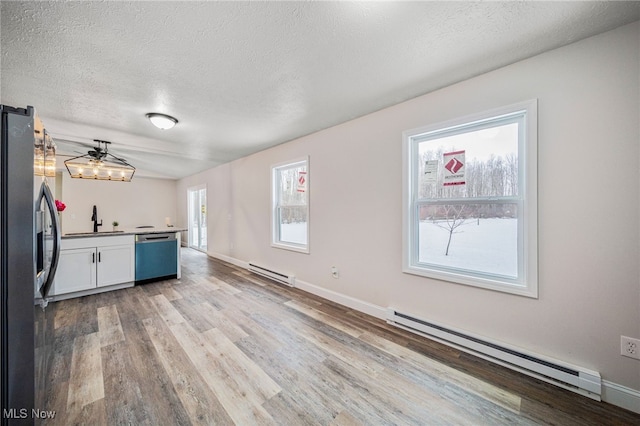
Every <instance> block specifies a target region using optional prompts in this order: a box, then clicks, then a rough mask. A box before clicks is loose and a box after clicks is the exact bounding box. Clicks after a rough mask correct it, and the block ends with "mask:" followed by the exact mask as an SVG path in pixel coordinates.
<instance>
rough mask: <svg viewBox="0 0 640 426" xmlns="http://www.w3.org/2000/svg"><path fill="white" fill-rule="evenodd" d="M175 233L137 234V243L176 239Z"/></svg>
mask: <svg viewBox="0 0 640 426" xmlns="http://www.w3.org/2000/svg"><path fill="white" fill-rule="evenodd" d="M175 239H176V234H175V233H166V234H137V235H136V243H144V242H150V243H152V242H160V241H170V240H175Z"/></svg>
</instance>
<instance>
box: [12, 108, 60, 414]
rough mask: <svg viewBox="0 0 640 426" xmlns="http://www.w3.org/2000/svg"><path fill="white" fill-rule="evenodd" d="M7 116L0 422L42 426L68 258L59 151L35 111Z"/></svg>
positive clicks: (14, 110)
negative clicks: (58, 294)
mask: <svg viewBox="0 0 640 426" xmlns="http://www.w3.org/2000/svg"><path fill="white" fill-rule="evenodd" d="M0 112H1V127H0V134H1V145H0V166H1V167H0V224H1V226H0V280H1V281H0V318H1V327H0V331H1V341H0V343H1V347H2V356H1V359H0V361H1V365H0V385H1V387H0V391H1V395H0V400H1V402H2V411H1V412H0V415H1V417H2V422H1V423H2V424H3V425H5V424H10V425H13V424H34V422H36V421H37V418H38V413H39V411H40V410H45V409H46V407H45V406H44V404H45V396H46V393H47V389H46V384H47V380H46V377H47V372H48V369H49V366H50V363H49V361H50V359H51V354H52V350H51V346H52V340H51V339H52V329H53V318H52V316H53V309H51V307H47V294H48V291H49V289H50V287H51V284H52V282H53V277H54V275H55V270H56V266H57V262H58V256H59V251H60V231H59V229H60V225H59V220H58V214H57V210H56V206H55V200H54V197H53V195H52V191H51V187H53V188H55V160H54V158H55V144H54V143H53V141H52V140H51V138H50V136H49V135H48V134H47V132H46V130H45V129H44V127H43V126H42V123H41V121H40V120H39V119H38V117H37V115H36V113H35V110H34V108H33V107H27V108H13V107H10V106H6V105H0ZM52 155H53V158H52Z"/></svg>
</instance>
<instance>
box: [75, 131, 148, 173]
mask: <svg viewBox="0 0 640 426" xmlns="http://www.w3.org/2000/svg"><path fill="white" fill-rule="evenodd" d="M93 141H94V142H96V143H97V144H98V146H97V147H95V148H93V149H92V150H91V151H88V152H87V153H86V154H85V155H80V156H78V157H74V158H71V159H69V160H67V161H65V162H64V165H65V166H66V167H67V170H68V171H69V175H70V176H71V177H72V178H76V179H93V180H112V181H118V182H131V178H133V174H134V173H135V172H136V168H135V167H133V166H132V165H131V164H129V163H127V162H126V161H125V160H124V159H123V158H119V157H116V156H115V155H113V154H109V148H108V145H110V144H111V142H107V141H101V140H98V139H94V140H93Z"/></svg>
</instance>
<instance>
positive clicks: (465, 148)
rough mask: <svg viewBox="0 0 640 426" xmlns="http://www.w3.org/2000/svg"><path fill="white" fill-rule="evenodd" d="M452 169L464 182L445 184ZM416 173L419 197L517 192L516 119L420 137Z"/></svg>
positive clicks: (506, 194) (475, 195)
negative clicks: (443, 135)
mask: <svg viewBox="0 0 640 426" xmlns="http://www.w3.org/2000/svg"><path fill="white" fill-rule="evenodd" d="M454 153H462V156H460V155H458V156H455V155H448V154H454ZM454 157H455V158H456V160H452V159H453V158H454ZM452 161H453V162H452ZM456 161H457V163H456ZM456 166H457V168H456ZM451 167H453V169H452V168H451ZM458 168H459V169H458ZM448 169H449V172H448ZM451 170H456V172H457V173H458V174H459V175H460V176H461V177H460V179H459V180H458V183H460V182H464V183H462V184H449V185H447V184H446V183H447V182H446V179H447V176H449V175H451ZM417 173H418V185H419V187H418V198H420V199H425V198H438V199H439V198H463V197H501V196H517V195H518V123H517V122H512V123H509V124H503V125H498V126H493V127H488V128H483V129H481V130H474V131H470V132H466V133H460V134H454V135H451V136H445V137H436V138H432V139H428V140H423V141H421V142H420V143H419V144H418V167H417Z"/></svg>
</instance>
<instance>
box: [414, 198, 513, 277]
mask: <svg viewBox="0 0 640 426" xmlns="http://www.w3.org/2000/svg"><path fill="white" fill-rule="evenodd" d="M418 212H419V222H418V228H419V229H418V236H419V237H418V238H419V242H418V246H419V247H418V262H419V263H421V264H428V265H429V266H433V267H436V268H445V269H449V268H454V269H462V270H466V271H472V272H476V273H481V274H490V275H500V276H504V277H509V278H517V277H518V219H517V205H516V204H456V205H451V204H437V205H428V206H425V205H422V206H419V207H418Z"/></svg>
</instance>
